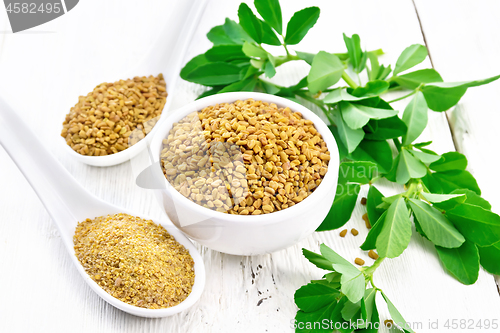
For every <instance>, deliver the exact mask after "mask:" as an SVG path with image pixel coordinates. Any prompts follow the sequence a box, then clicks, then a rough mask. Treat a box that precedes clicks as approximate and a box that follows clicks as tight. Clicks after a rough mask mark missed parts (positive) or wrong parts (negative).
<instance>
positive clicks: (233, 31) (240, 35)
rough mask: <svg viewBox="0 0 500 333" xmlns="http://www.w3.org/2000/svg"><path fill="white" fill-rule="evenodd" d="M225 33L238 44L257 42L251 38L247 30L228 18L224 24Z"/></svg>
mask: <svg viewBox="0 0 500 333" xmlns="http://www.w3.org/2000/svg"><path fill="white" fill-rule="evenodd" d="M223 27H224V31H225V32H226V35H228V37H229V38H231V39H232V40H233V41H234V42H235V43H236V44H243V43H244V42H250V43H251V42H255V40H253V39H252V37H250V36H249V35H248V34H247V33H246V31H245V30H243V28H242V27H241V25H239V24H238V23H236V22H235V21H233V20H230V19H228V18H226V21H225V22H224V25H223Z"/></svg>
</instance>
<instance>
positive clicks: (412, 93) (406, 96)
mask: <svg viewBox="0 0 500 333" xmlns="http://www.w3.org/2000/svg"><path fill="white" fill-rule="evenodd" d="M417 91H418V89H415V90H413V91H412V92H411V93H409V94H407V95H404V96H403V97H399V98H396V99H393V100H392V101H389V102H387V103H394V102H397V101H400V100H402V99H405V98H408V97H410V96H411V95H414V94H415V93H416V92H417Z"/></svg>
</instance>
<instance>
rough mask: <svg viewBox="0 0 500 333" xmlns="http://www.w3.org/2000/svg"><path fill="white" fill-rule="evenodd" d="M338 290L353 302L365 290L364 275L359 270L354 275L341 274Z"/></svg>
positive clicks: (356, 300)
mask: <svg viewBox="0 0 500 333" xmlns="http://www.w3.org/2000/svg"><path fill="white" fill-rule="evenodd" d="M340 284H341V287H340V291H342V293H343V294H344V295H346V297H347V298H348V299H349V300H350V301H351V302H353V303H356V302H358V301H359V300H360V299H361V298H362V297H363V294H364V291H365V276H364V275H363V273H362V272H359V274H358V275H356V276H351V275H346V274H342V278H341V280H340Z"/></svg>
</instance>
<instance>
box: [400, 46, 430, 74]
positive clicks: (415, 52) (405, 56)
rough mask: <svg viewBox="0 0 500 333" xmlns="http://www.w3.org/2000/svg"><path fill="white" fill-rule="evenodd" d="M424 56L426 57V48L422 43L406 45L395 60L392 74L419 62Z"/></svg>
mask: <svg viewBox="0 0 500 333" xmlns="http://www.w3.org/2000/svg"><path fill="white" fill-rule="evenodd" d="M425 58H427V48H426V47H425V46H424V45H420V44H413V45H411V46H408V47H407V48H406V49H404V51H403V52H402V53H401V55H400V56H399V58H398V60H397V61H396V68H394V75H397V74H398V73H400V72H403V71H405V70H407V69H410V68H412V67H413V66H415V65H418V64H420V63H421V62H422V61H424V60H425Z"/></svg>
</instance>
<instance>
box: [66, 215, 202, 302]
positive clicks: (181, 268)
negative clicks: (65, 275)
mask: <svg viewBox="0 0 500 333" xmlns="http://www.w3.org/2000/svg"><path fill="white" fill-rule="evenodd" d="M73 241H74V244H75V254H76V256H77V258H78V260H79V261H80V262H81V264H82V266H83V268H84V269H85V271H86V272H87V273H88V274H89V276H90V277H91V278H92V279H93V280H94V281H95V282H97V284H98V285H99V286H101V288H103V289H104V290H105V291H106V292H107V293H108V294H110V295H111V296H113V297H116V298H118V299H119V300H121V301H123V302H125V303H128V304H131V305H135V306H138V307H142V308H148V309H160V308H168V307H172V306H175V305H177V304H179V303H181V302H182V301H183V300H185V299H186V298H187V297H188V296H189V294H190V293H191V290H192V287H193V284H194V261H193V258H192V257H191V255H190V254H189V251H188V250H186V249H185V248H184V246H182V245H181V244H179V243H178V242H177V241H176V240H175V239H174V237H172V236H171V235H170V234H169V233H168V232H167V231H166V230H165V228H163V227H162V226H160V225H156V224H155V223H153V221H151V220H144V219H141V218H139V217H134V216H130V215H127V214H115V215H108V216H101V217H97V218H95V219H93V220H91V219H87V220H85V221H83V222H80V223H78V226H77V227H76V232H75V236H74V237H73Z"/></svg>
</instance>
